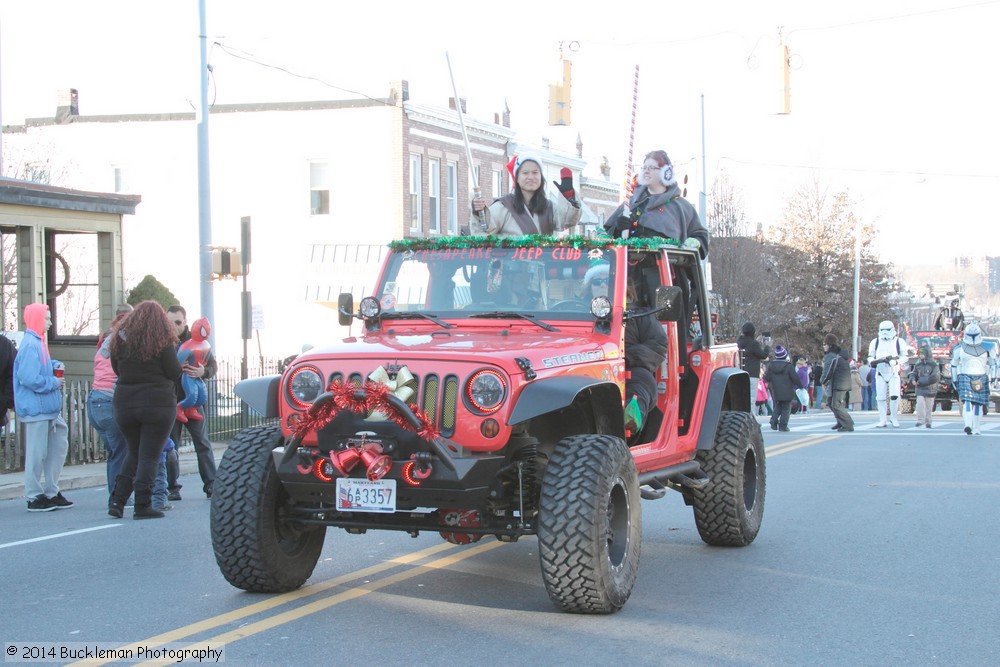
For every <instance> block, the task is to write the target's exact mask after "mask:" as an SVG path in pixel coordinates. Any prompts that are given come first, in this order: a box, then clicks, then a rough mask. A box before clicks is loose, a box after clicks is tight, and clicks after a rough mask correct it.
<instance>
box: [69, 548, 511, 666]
mask: <svg viewBox="0 0 1000 667" xmlns="http://www.w3.org/2000/svg"><path fill="white" fill-rule="evenodd" d="M498 544H499V543H498ZM457 546H458V545H455V544H451V543H450V542H442V543H441V544H436V545H434V546H433V547H428V548H427V549H422V550H420V551H414V552H413V553H409V554H404V555H402V556H398V557H396V558H391V559H389V560H386V561H383V562H381V563H378V564H376V565H372V566H370V567H366V568H363V569H360V570H355V571H353V572H349V573H347V574H343V575H340V576H339V577H334V578H333V579H327V580H326V581H321V582H319V583H316V584H312V585H310V586H304V587H302V588H299V589H296V590H294V591H289V592H288V593H282V594H280V595H275V596H273V597H269V598H268V599H266V600H262V601H261V602H255V603H254V604H250V605H247V606H246V607H240V608H239V609H234V610H233V611H229V612H226V613H224V614H219V615H218V616H212V617H211V618H206V619H204V620H202V621H198V622H196V623H191V624H189V625H185V626H184V627H181V628H177V629H176V630H170V631H168V632H164V633H162V634H159V635H156V636H154V637H150V638H149V639H144V640H142V641H138V642H133V643H131V644H127V645H125V646H121V647H119V648H120V650H126V649H131V650H135V649H136V648H138V647H139V646H148V647H153V646H161V645H163V644H169V643H171V642H176V641H180V640H182V639H185V638H187V637H190V636H191V635H194V634H198V633H200V632H205V631H207V630H211V629H212V628H217V627H219V626H220V625H225V624H226V623H232V622H233V621H238V620H240V619H241V618H246V617H247V616H253V615H254V614H259V613H261V612H265V611H268V610H270V609H274V608H275V607H279V606H281V605H283V604H288V603H290V602H294V601H296V600H301V599H302V598H306V597H309V596H312V595H318V594H319V593H322V592H324V591H327V590H329V589H331V588H334V587H336V586H340V585H342V584H345V583H348V582H350V581H354V580H356V579H363V578H365V577H370V576H373V575H376V574H379V573H380V572H384V571H386V570H391V569H392V568H394V567H398V566H400V565H410V564H412V563H415V562H417V561H419V560H422V559H424V558H430V557H431V556H436V555H437V554H439V553H441V552H443V551H449V550H451V549H456V548H457ZM434 562H435V563H436V562H440V561H434ZM71 664H72V665H88V667H95V666H96V665H104V664H107V662H105V661H97V660H83V661H80V662H78V663H71Z"/></svg>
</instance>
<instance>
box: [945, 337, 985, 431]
mask: <svg viewBox="0 0 1000 667" xmlns="http://www.w3.org/2000/svg"><path fill="white" fill-rule="evenodd" d="M995 355H996V352H995V351H992V350H989V349H987V348H986V347H984V346H983V331H982V329H980V328H979V324H977V323H976V322H971V323H970V324H968V325H967V326H966V327H965V331H964V332H963V334H962V342H961V343H960V344H959V345H956V346H955V350H954V351H953V352H952V353H951V379H952V380H953V381H954V383H955V388H956V389H957V390H958V399H959V400H960V401H961V402H962V420H963V421H964V422H965V432H966V433H968V434H969V435H972V434H973V433H975V434H976V435H978V434H979V421H980V420H981V419H982V415H983V413H985V412H986V402H987V401H988V400H990V378H989V370H990V368H991V367H993V366H995V365H996V357H995Z"/></svg>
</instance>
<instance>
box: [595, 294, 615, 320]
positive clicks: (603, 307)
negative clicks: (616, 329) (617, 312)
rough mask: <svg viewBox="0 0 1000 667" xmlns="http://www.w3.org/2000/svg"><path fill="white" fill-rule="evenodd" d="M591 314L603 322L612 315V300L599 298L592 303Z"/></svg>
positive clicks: (603, 297) (604, 297)
mask: <svg viewBox="0 0 1000 667" xmlns="http://www.w3.org/2000/svg"><path fill="white" fill-rule="evenodd" d="M590 314H591V315H593V316H594V317H596V318H597V319H599V320H603V319H605V318H607V317H608V316H609V315H611V299H609V298H608V297H606V296H597V297H594V298H593V299H591V301H590Z"/></svg>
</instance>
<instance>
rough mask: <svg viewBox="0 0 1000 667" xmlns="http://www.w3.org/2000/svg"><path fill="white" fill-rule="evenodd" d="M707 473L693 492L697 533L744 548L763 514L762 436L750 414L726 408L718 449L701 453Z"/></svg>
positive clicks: (708, 539)
mask: <svg viewBox="0 0 1000 667" xmlns="http://www.w3.org/2000/svg"><path fill="white" fill-rule="evenodd" d="M697 459H698V461H699V462H700V463H701V466H702V469H703V470H704V471H705V473H706V474H707V475H708V477H709V480H710V481H709V482H708V484H706V485H705V486H703V487H701V488H698V489H694V490H692V491H691V492H690V497H691V500H692V505H693V507H694V520H695V524H697V526H698V534H699V535H701V539H702V540H703V541H704V542H705V543H706V544H710V545H712V546H715V547H743V546H746V545H748V544H750V543H751V542H753V541H754V538H756V537H757V533H758V532H759V531H760V523H761V520H762V519H763V518H764V488H765V477H766V474H765V466H764V438H763V437H762V436H761V434H760V425H759V424H757V420H755V419H754V418H753V417H752V416H751V415H750V414H749V413H746V412H728V411H727V412H723V413H722V417H721V419H720V420H719V428H718V430H717V431H716V433H715V447H714V448H712V449H709V450H702V451H699V452H698V455H697Z"/></svg>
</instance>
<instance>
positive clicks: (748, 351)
mask: <svg viewBox="0 0 1000 667" xmlns="http://www.w3.org/2000/svg"><path fill="white" fill-rule="evenodd" d="M740 331H741V333H740V335H739V337H738V338H737V339H736V347H738V348H739V349H740V358H741V359H742V365H743V370H745V371H746V372H747V374H749V375H750V405H753V404H754V402H755V401H756V400H757V383H758V382H760V362H762V361H764V360H765V359H767V358H768V356H770V354H771V347H770V346H769V345H768V344H767V343H770V342H771V338H770V337H765V338H764V344H763V345H761V344H760V343H759V342H758V341H757V338H756V335H757V327H756V326H754V323H753V322H747V323H745V324H744V325H743V328H742V329H741V330H740Z"/></svg>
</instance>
